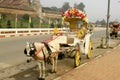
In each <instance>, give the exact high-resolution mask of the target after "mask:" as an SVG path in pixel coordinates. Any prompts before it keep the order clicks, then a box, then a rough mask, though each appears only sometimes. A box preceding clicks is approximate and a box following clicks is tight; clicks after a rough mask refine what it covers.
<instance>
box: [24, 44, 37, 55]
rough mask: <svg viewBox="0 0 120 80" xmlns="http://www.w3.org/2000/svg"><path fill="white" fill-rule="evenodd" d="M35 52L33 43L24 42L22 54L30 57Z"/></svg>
mask: <svg viewBox="0 0 120 80" xmlns="http://www.w3.org/2000/svg"><path fill="white" fill-rule="evenodd" d="M35 52H36V48H35V45H34V43H29V42H26V47H25V49H24V54H25V55H26V56H28V57H32V56H34V54H35Z"/></svg>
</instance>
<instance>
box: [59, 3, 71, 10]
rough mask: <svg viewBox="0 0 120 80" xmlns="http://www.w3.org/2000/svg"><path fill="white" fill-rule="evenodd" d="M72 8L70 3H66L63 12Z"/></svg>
mask: <svg viewBox="0 0 120 80" xmlns="http://www.w3.org/2000/svg"><path fill="white" fill-rule="evenodd" d="M69 8H70V5H69V2H65V3H64V4H63V6H62V7H61V9H62V11H66V10H67V9H69Z"/></svg>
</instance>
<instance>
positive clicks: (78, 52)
mask: <svg viewBox="0 0 120 80" xmlns="http://www.w3.org/2000/svg"><path fill="white" fill-rule="evenodd" d="M76 48H78V50H76V53H75V58H74V66H75V67H78V66H79V65H80V60H81V56H80V50H79V44H77V45H76Z"/></svg>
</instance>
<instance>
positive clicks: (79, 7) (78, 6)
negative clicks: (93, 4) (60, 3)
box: [74, 2, 85, 11]
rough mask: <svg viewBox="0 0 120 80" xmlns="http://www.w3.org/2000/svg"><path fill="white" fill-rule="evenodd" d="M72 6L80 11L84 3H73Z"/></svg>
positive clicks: (82, 9)
mask: <svg viewBox="0 0 120 80" xmlns="http://www.w3.org/2000/svg"><path fill="white" fill-rule="evenodd" d="M74 7H75V8H77V9H80V10H81V11H85V10H84V8H85V5H84V4H83V3H82V2H81V3H79V4H78V5H77V4H76V3H75V4H74Z"/></svg>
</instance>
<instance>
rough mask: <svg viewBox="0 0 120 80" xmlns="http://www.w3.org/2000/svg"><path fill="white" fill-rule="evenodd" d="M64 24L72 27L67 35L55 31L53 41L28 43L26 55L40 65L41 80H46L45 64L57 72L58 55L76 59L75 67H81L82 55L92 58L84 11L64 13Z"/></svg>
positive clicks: (74, 10) (76, 10) (72, 10)
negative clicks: (48, 64) (66, 23)
mask: <svg viewBox="0 0 120 80" xmlns="http://www.w3.org/2000/svg"><path fill="white" fill-rule="evenodd" d="M62 19H63V21H64V22H69V24H70V27H69V30H68V31H67V33H64V34H62V33H59V30H58V29H54V35H53V36H52V38H51V39H49V40H46V41H44V42H35V43H27V44H26V47H25V50H24V53H25V54H26V55H27V56H28V57H32V58H34V59H35V60H36V61H37V62H38V65H39V69H40V75H39V78H38V79H39V80H44V79H45V63H46V62H49V63H51V64H52V72H56V71H57V59H58V54H60V53H62V54H67V55H68V56H70V57H73V58H74V66H75V67H77V66H79V65H80V59H81V53H83V54H85V55H87V58H91V57H92V41H91V39H90V37H91V33H90V31H89V27H88V20H87V18H86V14H85V13H83V12H82V11H80V10H78V9H75V8H70V9H68V10H67V11H66V12H63V13H62Z"/></svg>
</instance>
